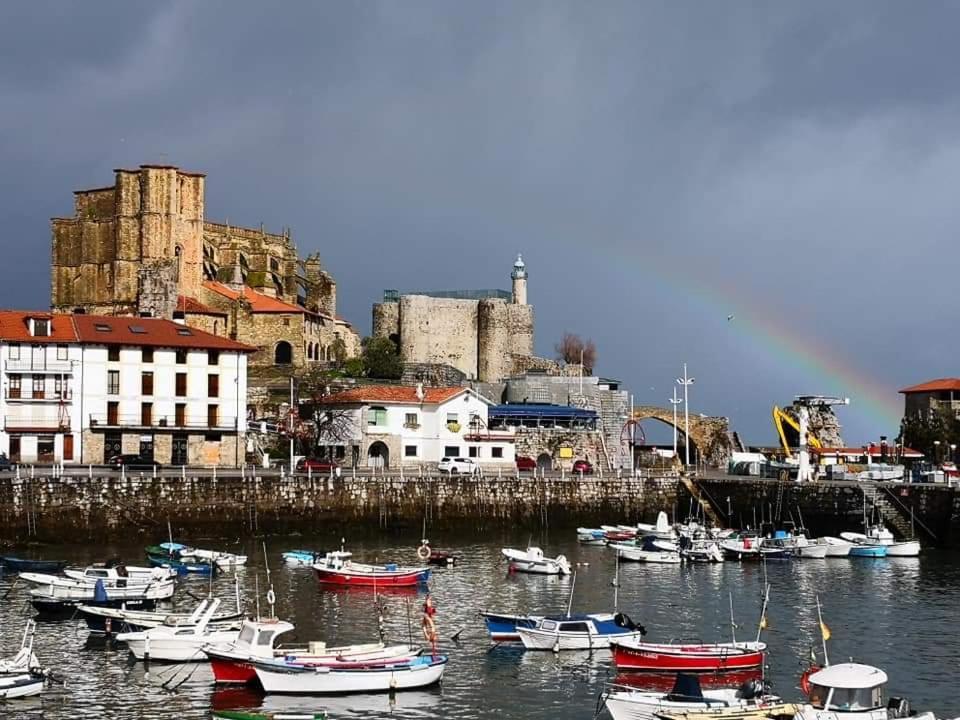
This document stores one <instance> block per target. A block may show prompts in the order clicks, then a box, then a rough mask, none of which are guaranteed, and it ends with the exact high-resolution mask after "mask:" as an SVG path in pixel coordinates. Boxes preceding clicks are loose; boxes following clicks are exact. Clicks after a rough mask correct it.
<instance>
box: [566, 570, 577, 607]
mask: <svg viewBox="0 0 960 720" xmlns="http://www.w3.org/2000/svg"><path fill="white" fill-rule="evenodd" d="M576 586H577V571H576V570H574V571H573V580H572V581H571V583H570V597H569V598H568V599H567V617H570V613H571V612H572V610H573V589H574V588H575V587H576Z"/></svg>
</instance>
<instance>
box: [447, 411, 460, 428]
mask: <svg viewBox="0 0 960 720" xmlns="http://www.w3.org/2000/svg"><path fill="white" fill-rule="evenodd" d="M456 422H459V421H458V420H457V414H456V413H447V425H452V424H454V423H456Z"/></svg>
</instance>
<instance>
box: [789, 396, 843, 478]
mask: <svg viewBox="0 0 960 720" xmlns="http://www.w3.org/2000/svg"><path fill="white" fill-rule="evenodd" d="M849 404H850V398H839V397H832V396H830V395H797V396H796V397H795V398H794V399H793V406H794V407H795V408H796V409H797V431H798V432H799V433H800V440H799V443H798V444H799V452H798V453H797V454H798V455H799V462H798V466H797V482H807V481H809V480H813V468H811V467H810V446H811V445H814V442H815V443H816V444H815V445H814V447H820V441H819V440H817V439H816V438H814V437H813V436H812V435H811V434H810V409H811V408H827V407H832V406H833V405H849Z"/></svg>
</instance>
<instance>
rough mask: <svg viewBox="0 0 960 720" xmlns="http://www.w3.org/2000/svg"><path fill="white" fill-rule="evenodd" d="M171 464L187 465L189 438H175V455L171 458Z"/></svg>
mask: <svg viewBox="0 0 960 720" xmlns="http://www.w3.org/2000/svg"><path fill="white" fill-rule="evenodd" d="M170 462H171V463H172V464H173V465H186V464H187V436H186V435H174V436H173V453H172V454H171V456H170Z"/></svg>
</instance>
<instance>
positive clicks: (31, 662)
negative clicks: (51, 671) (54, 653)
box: [0, 620, 40, 676]
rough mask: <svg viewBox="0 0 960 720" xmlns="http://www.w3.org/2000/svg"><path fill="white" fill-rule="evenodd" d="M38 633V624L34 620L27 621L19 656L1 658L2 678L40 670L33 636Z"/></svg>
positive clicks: (0, 674)
mask: <svg viewBox="0 0 960 720" xmlns="http://www.w3.org/2000/svg"><path fill="white" fill-rule="evenodd" d="M36 632H37V623H36V622H34V621H33V620H27V626H26V628H24V631H23V639H22V640H21V641H20V649H19V650H18V651H17V654H16V655H14V656H13V657H11V658H6V659H4V658H0V676H3V675H11V674H15V675H22V674H23V673H29V672H31V671H37V670H39V669H40V661H39V660H38V659H37V656H36V655H34V653H33V636H34V635H35V634H36Z"/></svg>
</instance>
